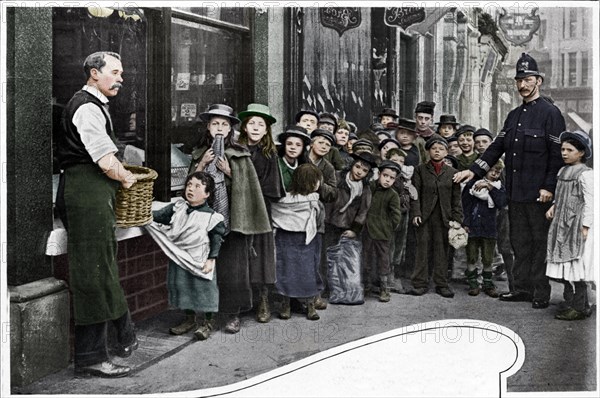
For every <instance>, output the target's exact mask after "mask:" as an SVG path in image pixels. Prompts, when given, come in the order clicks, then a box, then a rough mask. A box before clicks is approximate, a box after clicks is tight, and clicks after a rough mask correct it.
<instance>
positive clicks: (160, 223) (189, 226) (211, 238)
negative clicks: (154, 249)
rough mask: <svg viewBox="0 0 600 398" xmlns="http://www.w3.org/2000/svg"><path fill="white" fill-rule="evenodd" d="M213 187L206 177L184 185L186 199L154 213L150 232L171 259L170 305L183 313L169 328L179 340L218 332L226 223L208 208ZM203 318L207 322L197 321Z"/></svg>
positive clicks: (192, 177) (198, 175) (189, 179)
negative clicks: (216, 321) (218, 262)
mask: <svg viewBox="0 0 600 398" xmlns="http://www.w3.org/2000/svg"><path fill="white" fill-rule="evenodd" d="M214 188H215V183H214V181H213V179H212V177H211V176H209V175H208V174H206V173H202V172H195V173H192V174H190V175H189V176H188V177H187V179H186V181H185V191H184V198H185V199H183V198H179V199H178V200H177V201H176V202H175V203H172V204H170V205H167V206H166V207H164V208H162V209H160V210H157V211H154V212H153V217H154V222H153V223H152V224H150V225H148V226H146V230H147V231H148V233H149V234H150V236H152V238H154V240H155V241H156V243H157V244H158V245H159V246H160V247H161V249H162V250H163V251H164V252H165V254H166V255H167V256H168V257H169V259H170V260H169V269H168V271H167V288H168V290H169V304H170V305H172V306H174V307H176V308H181V309H183V310H184V311H185V313H186V319H185V320H184V321H183V323H181V324H180V325H177V326H174V327H172V328H170V329H169V332H170V333H171V334H175V335H180V334H184V333H187V332H189V331H190V330H192V329H193V328H195V327H196V328H197V329H196V331H195V332H194V335H195V336H196V338H197V339H198V340H206V339H207V338H208V337H209V336H210V332H211V330H213V329H214V319H213V313H215V312H217V311H218V310H219V289H218V287H217V279H216V276H215V272H216V270H215V261H216V258H217V256H218V255H219V249H220V247H221V242H222V241H223V234H224V233H225V224H224V223H223V216H222V215H221V214H219V213H216V212H215V211H214V210H213V209H211V208H210V206H209V204H208V200H210V199H212V196H213V192H214ZM197 313H203V314H204V320H203V321H202V322H198V323H197V321H196V314H197Z"/></svg>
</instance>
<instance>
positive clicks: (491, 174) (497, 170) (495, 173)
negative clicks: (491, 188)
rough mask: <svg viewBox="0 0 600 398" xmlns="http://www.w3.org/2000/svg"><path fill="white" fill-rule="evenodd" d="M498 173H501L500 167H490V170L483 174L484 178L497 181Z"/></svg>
mask: <svg viewBox="0 0 600 398" xmlns="http://www.w3.org/2000/svg"><path fill="white" fill-rule="evenodd" d="M500 174H502V168H501V167H492V168H491V169H490V171H488V172H487V173H486V174H485V178H486V179H488V180H489V181H492V182H494V181H498V179H499V178H500Z"/></svg>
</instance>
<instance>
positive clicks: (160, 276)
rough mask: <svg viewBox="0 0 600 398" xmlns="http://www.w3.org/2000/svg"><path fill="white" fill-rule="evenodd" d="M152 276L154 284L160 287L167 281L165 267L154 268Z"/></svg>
mask: <svg viewBox="0 0 600 398" xmlns="http://www.w3.org/2000/svg"><path fill="white" fill-rule="evenodd" d="M152 272H153V274H154V283H155V284H157V285H160V284H161V283H166V281H167V267H161V268H156V269H155V270H154V271H152Z"/></svg>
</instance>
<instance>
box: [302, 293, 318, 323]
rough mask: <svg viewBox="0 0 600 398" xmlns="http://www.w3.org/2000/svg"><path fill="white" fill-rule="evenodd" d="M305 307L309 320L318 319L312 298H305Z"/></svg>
mask: <svg viewBox="0 0 600 398" xmlns="http://www.w3.org/2000/svg"><path fill="white" fill-rule="evenodd" d="M306 307H307V309H308V312H307V313H306V319H308V320H311V321H318V320H319V319H321V317H320V316H319V314H318V313H317V310H316V308H315V299H314V298H310V299H308V300H307V303H306Z"/></svg>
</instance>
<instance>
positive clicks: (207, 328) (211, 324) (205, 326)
mask: <svg viewBox="0 0 600 398" xmlns="http://www.w3.org/2000/svg"><path fill="white" fill-rule="evenodd" d="M214 328H215V320H214V318H211V319H206V318H204V322H202V325H200V327H199V328H198V329H196V331H195V332H194V336H196V338H197V339H198V340H206V339H208V338H209V337H210V332H211V331H212V330H213V329H214Z"/></svg>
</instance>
